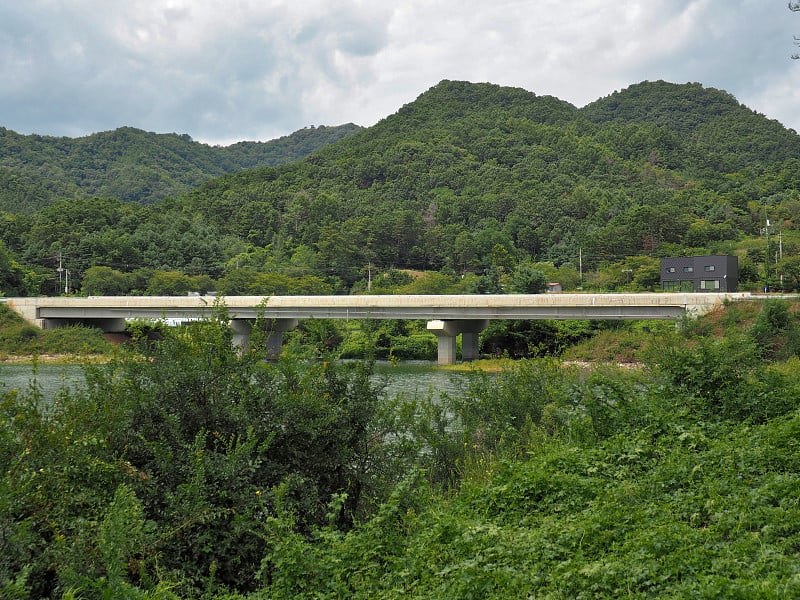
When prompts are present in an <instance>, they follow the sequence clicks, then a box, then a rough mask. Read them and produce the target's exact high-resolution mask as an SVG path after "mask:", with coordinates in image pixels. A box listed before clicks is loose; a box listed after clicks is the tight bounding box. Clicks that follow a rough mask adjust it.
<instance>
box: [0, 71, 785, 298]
mask: <svg viewBox="0 0 800 600" xmlns="http://www.w3.org/2000/svg"><path fill="white" fill-rule="evenodd" d="M797 156H800V137H798V135H797V134H796V133H795V132H794V131H791V130H787V129H785V128H784V127H783V126H781V125H780V124H779V123H777V122H776V121H770V120H768V119H767V118H765V117H764V116H763V115H758V114H756V113H754V112H753V111H752V110H750V109H748V108H746V107H744V106H742V105H741V104H740V103H739V102H737V101H736V99H735V98H733V97H732V96H731V95H730V94H727V93H726V92H723V91H720V90H716V89H712V88H704V87H703V86H701V85H700V84H684V85H675V84H669V83H665V82H644V83H640V84H637V85H633V86H631V87H629V88H627V89H625V90H622V91H620V92H615V93H613V94H611V95H610V96H607V97H605V98H602V99H599V100H597V101H596V102H593V103H591V104H589V105H588V106H586V107H584V108H582V109H577V108H575V107H574V106H572V105H570V104H568V103H566V102H563V101H560V100H558V99H556V98H552V97H547V96H544V97H541V96H536V95H535V94H532V93H530V92H527V91H524V90H520V89H515V88H505V87H500V86H496V85H491V84H471V83H464V82H453V81H443V82H441V83H440V84H438V85H437V86H435V87H434V88H432V89H431V90H429V91H427V92H425V93H424V94H422V95H421V96H420V97H419V98H417V99H416V100H415V101H414V102H411V103H410V104H408V105H406V106H404V107H402V108H401V109H400V110H399V111H398V112H397V113H396V114H394V115H391V116H389V117H387V118H386V119H384V120H382V121H380V122H379V123H378V124H376V125H375V126H373V127H370V128H368V129H365V130H361V131H359V132H357V133H355V134H354V135H350V136H347V137H345V138H344V139H341V140H339V141H338V142H336V143H333V144H330V145H327V146H325V147H324V148H321V149H319V150H318V151H316V152H314V153H312V154H311V155H309V156H308V157H307V158H305V159H303V160H300V161H296V162H292V163H290V164H286V165H283V166H278V167H264V168H258V169H253V170H248V171H244V172H241V173H236V174H231V175H225V176H222V177H220V178H217V179H213V180H210V181H208V182H207V183H205V184H203V185H201V186H200V187H199V188H197V189H195V190H194V191H192V192H190V193H187V194H184V195H179V196H176V197H170V198H165V199H164V200H161V201H159V202H156V203H151V204H148V205H145V206H143V205H140V204H137V203H131V202H123V201H121V200H120V199H119V198H118V197H117V198H88V199H81V200H74V199H69V200H64V201H62V202H59V203H56V204H53V205H51V206H46V207H43V208H40V209H39V210H36V211H35V212H33V213H32V214H23V213H24V211H22V210H19V211H8V212H6V213H4V214H3V215H2V219H0V240H2V241H3V242H4V244H5V251H6V253H7V254H8V255H9V259H10V260H13V261H15V262H16V263H17V264H18V265H20V267H21V268H22V269H23V271H24V272H21V273H18V275H17V276H16V280H15V281H16V282H17V283H16V284H15V283H14V281H11V282H9V283H6V284H5V288H6V289H4V291H5V293H7V294H10V293H13V290H17V292H19V293H48V294H50V293H56V292H57V291H63V289H64V286H63V285H59V283H58V282H57V281H56V269H57V268H58V266H59V264H61V265H62V268H64V269H69V270H70V272H71V277H72V282H73V285H72V289H73V290H75V291H76V292H80V291H84V292H85V293H92V289H91V288H92V287H95V289H97V290H100V289H101V288H102V287H103V286H102V285H101V286H100V287H97V286H96V285H95V284H92V285H90V286H87V288H86V289H85V290H84V287H83V282H84V280H85V278H86V276H87V275H89V279H90V281H92V280H94V281H95V282H97V280H98V279H99V278H97V277H94V275H97V274H98V272H97V270H96V269H97V268H99V267H107V268H108V269H111V270H112V271H108V270H104V271H102V272H101V274H102V273H105V274H106V275H107V276H108V278H109V284H108V285H107V286H106V288H108V289H122V290H123V291H124V290H125V289H127V292H125V293H133V292H134V291H139V292H141V291H144V290H146V289H147V288H148V287H150V283H149V276H148V275H147V274H148V273H153V272H154V271H160V272H172V271H175V272H178V273H180V274H182V275H183V276H186V277H190V278H191V277H203V278H209V279H211V280H212V282H213V284H214V285H215V286H217V287H219V288H220V289H223V290H224V291H226V292H227V293H243V292H240V291H238V290H241V289H242V288H243V287H248V288H249V290H250V291H249V292H248V293H264V294H271V293H293V291H292V290H295V289H297V290H305V289H308V288H309V287H315V288H316V289H317V290H319V292H318V293H329V292H333V293H352V292H359V291H362V290H364V289H366V288H368V287H370V286H371V284H372V281H373V276H374V275H375V274H381V275H386V276H387V277H391V276H392V275H391V274H392V273H394V272H395V271H398V270H404V271H406V272H426V273H429V274H432V275H434V279H435V278H439V279H441V278H442V277H444V278H450V280H449V281H452V280H453V279H460V278H461V277H462V276H465V277H472V276H474V277H478V278H481V282H480V283H479V284H478V285H477V287H476V288H475V289H476V291H504V290H507V287H506V285H507V280H508V278H509V277H511V276H512V274H513V273H514V272H516V271H517V270H518V269H519V268H520V266H521V265H528V264H537V265H539V266H538V267H537V268H538V270H539V271H540V272H543V273H545V275H546V276H547V277H548V278H550V277H552V279H551V281H559V282H560V283H562V285H563V287H564V289H575V288H578V287H581V286H582V287H584V288H591V289H602V290H609V289H651V288H652V287H653V286H654V285H657V282H658V278H657V275H656V276H655V277H654V276H653V273H654V271H653V269H654V265H655V264H657V260H658V258H659V257H662V256H673V255H682V254H728V253H733V254H736V255H737V256H738V257H739V266H740V284H741V286H742V287H743V288H745V289H759V288H762V287H763V286H764V285H765V284H769V285H770V287H771V288H772V289H778V288H780V287H783V288H785V289H797V288H798V287H799V286H800V258H798V248H799V247H800V239H799V238H798V231H797V224H798V219H800V202H798V192H797V190H798V189H800V180H798V172H800V169H798V167H800V163H798V159H797ZM112 195H113V194H112ZM767 221H769V223H770V225H769V226H767ZM59 259H60V260H61V263H59ZM93 268H94V269H95V270H94V271H92V270H91V269H93ZM237 271H238V273H237ZM120 273H121V274H123V275H124V276H125V277H127V278H128V281H129V282H132V283H129V284H124V285H122V286H121V287H120V285H118V284H117V283H114V281H116V280H118V279H120V276H119V274H120ZM141 274H144V279H145V280H144V282H143V281H142V277H140V275H141ZM237 278H238V279H239V280H241V281H242V282H243V284H242V285H234V284H232V283H230V281H231V280H232V279H237ZM303 278H313V279H305V280H303ZM270 279H271V280H272V281H269V280H270ZM134 280H136V281H134ZM278 280H280V281H278ZM20 281H21V282H23V283H19V282H20ZM257 281H261V283H255V282H257ZM203 282H204V283H207V282H208V279H203ZM220 282H221V283H220ZM281 282H282V283H281ZM61 283H62V284H63V281H62V282H61ZM309 283H311V285H310V286H309V285H307V284H309ZM23 284H24V285H23ZM184 287H185V286H184ZM444 287H447V286H444ZM431 288H433V289H434V290H436V286H435V285H433V286H431ZM233 290H237V291H233ZM284 290H288V291H286V292H284ZM436 291H441V289H439V290H436ZM145 293H146V292H145ZM444 293H447V292H444Z"/></svg>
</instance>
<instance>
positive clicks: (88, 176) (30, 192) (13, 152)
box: [0, 124, 361, 210]
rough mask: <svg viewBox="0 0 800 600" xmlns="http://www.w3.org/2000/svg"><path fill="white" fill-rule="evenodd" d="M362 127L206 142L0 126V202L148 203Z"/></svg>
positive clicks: (296, 154)
mask: <svg viewBox="0 0 800 600" xmlns="http://www.w3.org/2000/svg"><path fill="white" fill-rule="evenodd" d="M360 129H361V128H360V127H357V126H355V125H352V124H349V125H342V126H338V127H318V128H314V127H311V128H306V129H302V130H300V131H296V132H295V133H293V134H291V135H289V136H285V137H282V138H280V139H277V140H273V141H271V142H240V143H238V144H233V145H231V146H227V147H220V146H214V147H211V146H208V145H206V144H201V143H198V142H195V141H193V140H192V139H191V138H190V137H189V136H188V135H177V134H156V133H150V132H145V131H141V130H138V129H134V128H133V127H121V128H119V129H116V130H114V131H105V132H101V133H95V134H92V135H89V136H86V137H83V138H77V139H70V138H53V137H43V136H39V135H20V134H18V133H15V132H14V131H10V130H8V129H5V128H0V208H1V209H4V210H19V209H20V208H22V209H23V210H26V209H29V208H39V207H41V206H42V205H44V204H52V203H53V202H54V200H56V199H60V198H65V197H80V196H83V197H91V196H106V197H115V198H119V199H121V200H127V201H136V202H145V203H147V202H154V201H157V200H160V199H161V198H164V197H166V196H176V195H178V194H181V193H185V192H187V191H188V190H190V189H192V188H194V187H197V186H198V185H200V184H201V183H202V182H203V181H205V180H207V179H209V178H210V177H215V176H220V175H223V174H224V173H231V172H233V171H237V170H242V169H247V168H253V167H257V166H274V165H278V164H282V163H286V162H291V161H293V160H297V159H300V158H302V157H304V156H307V155H308V154H311V153H312V152H313V151H315V150H317V149H319V148H320V147H322V146H324V145H326V144H330V143H333V142H335V141H337V140H339V139H341V138H343V137H346V136H348V135H353V134H354V133H357V132H358V131H359V130H360ZM22 190H24V191H25V193H24V194H21V193H20V192H21V191H22ZM26 195H27V196H28V197H29V198H30V200H29V201H28V202H27V203H25V204H26V205H27V206H26V205H23V206H22V207H21V206H20V205H19V200H20V199H21V198H25V196H26Z"/></svg>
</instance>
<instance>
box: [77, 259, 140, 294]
mask: <svg viewBox="0 0 800 600" xmlns="http://www.w3.org/2000/svg"><path fill="white" fill-rule="evenodd" d="M130 281H131V278H130V277H128V276H127V275H126V274H125V273H122V272H121V271H117V270H116V269H112V268H111V267H104V266H98V267H89V268H88V269H87V270H86V273H84V274H83V280H82V282H81V289H82V290H83V293H84V294H86V295H87V296H122V295H123V294H127V293H128V292H129V291H130Z"/></svg>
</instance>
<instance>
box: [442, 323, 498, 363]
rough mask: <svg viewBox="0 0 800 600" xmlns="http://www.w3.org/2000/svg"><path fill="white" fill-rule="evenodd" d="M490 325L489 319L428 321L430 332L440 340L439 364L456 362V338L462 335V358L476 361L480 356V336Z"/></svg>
mask: <svg viewBox="0 0 800 600" xmlns="http://www.w3.org/2000/svg"><path fill="white" fill-rule="evenodd" d="M488 325H489V321H488V320H487V319H459V320H452V321H440V320H437V321H428V331H431V332H432V333H434V334H435V335H436V337H437V338H438V354H439V356H438V359H439V360H438V362H439V364H440V365H452V364H454V363H455V362H456V336H457V335H458V334H459V333H460V334H461V358H462V360H465V361H470V360H475V359H477V358H478V357H479V354H478V334H479V333H480V332H481V331H483V330H484V329H486V327H487V326H488Z"/></svg>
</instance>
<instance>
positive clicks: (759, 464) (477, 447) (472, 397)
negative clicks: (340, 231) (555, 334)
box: [0, 302, 800, 600]
mask: <svg viewBox="0 0 800 600" xmlns="http://www.w3.org/2000/svg"><path fill="white" fill-rule="evenodd" d="M793 308H794V307H793V306H792V305H789V306H784V305H782V304H774V303H769V302H768V303H765V304H763V305H762V306H761V307H760V309H759V310H758V311H756V312H754V311H753V310H751V307H749V306H747V307H745V306H741V307H740V306H737V305H734V304H730V305H729V306H728V307H726V309H730V310H731V314H730V316H729V317H727V318H726V317H723V316H722V315H721V314H717V313H715V314H711V315H708V316H707V317H704V319H708V320H710V321H711V323H710V324H707V325H701V324H698V325H697V326H695V327H693V328H682V329H681V330H679V331H673V332H671V333H670V332H668V331H665V330H659V331H654V332H651V335H652V336H653V337H655V338H656V340H657V347H656V349H655V350H653V351H650V352H642V353H641V356H640V358H641V360H642V361H643V363H644V364H643V366H642V367H641V368H639V369H619V368H615V367H611V366H607V367H602V366H597V365H595V366H593V367H584V366H575V365H573V366H567V365H564V364H563V363H561V362H560V361H558V360H556V359H553V358H544V359H534V360H524V361H518V362H515V363H513V364H511V365H508V366H507V367H506V368H505V369H504V370H503V371H501V372H499V373H487V372H479V371H474V372H472V373H470V374H468V375H467V380H466V384H465V386H464V388H463V389H462V390H460V391H458V392H455V393H451V394H447V395H443V396H442V397H441V399H440V400H435V401H434V400H433V399H432V398H424V397H414V398H401V397H398V398H394V399H391V398H386V397H385V396H384V395H383V394H382V393H381V387H380V383H379V382H377V383H376V381H375V379H374V375H373V373H372V369H371V364H370V363H369V362H366V363H342V364H340V363H336V362H331V361H329V360H326V357H323V359H322V360H317V361H314V362H307V361H305V360H299V359H287V360H284V361H283V362H281V363H277V364H276V363H271V364H268V363H264V361H263V346H262V344H263V342H264V340H263V339H260V338H259V332H262V331H266V328H265V327H266V324H264V323H258V324H257V325H256V327H255V328H254V331H255V334H254V336H253V340H252V342H253V343H252V344H251V349H250V351H247V352H244V353H241V352H240V351H237V350H236V349H234V348H233V347H232V346H231V333H230V330H229V327H228V317H227V314H226V311H225V309H224V307H222V306H221V305H218V306H216V307H215V309H214V311H213V313H212V314H211V315H209V318H208V319H207V320H205V321H203V322H201V323H198V324H195V325H194V326H190V327H186V328H177V329H170V328H167V329H165V330H164V331H163V332H162V335H163V336H164V339H163V340H162V341H160V342H158V341H153V340H147V339H146V338H145V337H139V338H137V341H136V344H137V345H136V346H135V347H134V348H135V350H136V352H132V353H128V352H127V351H126V352H123V353H122V354H120V355H119V356H118V357H116V358H115V359H114V360H113V361H111V362H110V363H108V364H105V365H94V366H87V369H86V387H85V389H80V390H75V391H71V392H70V391H62V392H60V393H59V394H58V395H57V397H56V398H55V399H53V400H50V401H49V402H50V403H48V404H44V400H45V399H44V398H43V397H42V396H41V394H40V392H39V390H38V388H37V387H36V384H35V382H34V383H32V384H31V387H30V389H28V390H23V391H11V392H7V393H5V394H4V395H3V396H2V397H1V398H0V421H2V424H3V427H2V428H0V473H1V474H2V477H0V585H2V588H3V590H4V594H5V595H6V596H10V597H68V598H69V597H74V598H77V597H81V598H106V597H119V596H124V597H142V598H178V597H207V598H212V597H216V598H239V599H242V600H243V599H245V598H248V599H252V600H257V599H259V598H289V597H291V598H311V597H352V598H374V597H383V598H400V597H403V598H406V597H419V598H430V597H437V598H450V597H453V598H470V597H567V596H568V597H571V598H616V597H620V596H637V597H650V596H652V597H694V596H697V597H720V596H724V597H729V596H733V597H737V596H739V597H781V596H786V595H788V596H795V595H797V594H798V593H800V588H798V582H797V572H796V566H795V563H796V561H795V554H796V546H797V539H798V535H799V534H800V510H798V506H797V493H796V491H797V486H798V477H797V472H798V470H799V469H800V455H798V445H797V443H796V440H797V437H798V434H800V417H798V410H800V404H798V398H800V375H798V374H800V369H798V365H797V362H798V358H797V357H791V358H789V359H788V360H787V361H785V362H778V361H775V360H774V359H773V358H772V354H770V353H769V352H763V351H761V350H760V349H759V347H758V345H759V344H760V342H759V341H758V340H759V338H758V337H757V336H756V335H754V333H753V331H751V328H754V329H755V331H756V332H758V331H760V330H761V329H764V330H765V331H769V332H773V333H775V335H776V336H779V335H786V332H788V331H789V330H790V329H791V327H792V324H793V321H794V318H795V317H794V314H793V310H792V309H793ZM748 322H750V323H753V325H747V324H746V323H748ZM331 325H333V324H332V323H330V322H324V321H323V322H320V323H315V325H314V326H313V327H311V328H310V330H309V331H307V332H306V334H314V335H317V334H319V335H318V337H319V339H322V338H324V337H325V335H329V334H331V333H337V332H338V331H339V330H337V329H335V328H331V327H330V326H331ZM373 325H374V327H373V329H369V330H368V331H367V332H368V333H369V334H370V335H373V337H375V334H376V333H378V332H379V331H380V329H381V328H382V327H384V326H386V327H387V328H388V329H385V330H384V332H387V331H391V328H393V327H394V328H397V327H402V326H404V325H405V326H407V324H404V323H401V322H398V323H374V324H373ZM651 325H652V324H651ZM719 326H721V329H719V328H718V327H719ZM610 331H611V330H610ZM620 331H627V332H628V333H629V334H636V335H639V336H642V335H644V334H645V333H646V331H645V330H644V328H643V327H639V328H638V329H637V328H633V327H629V328H621V330H620ZM315 332H316V333H315ZM781 332H782V333H781ZM720 335H721V336H722V337H719V336H720ZM775 339H777V338H775V337H772V335H771V336H770V337H769V340H770V341H775ZM44 409H46V410H44Z"/></svg>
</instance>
